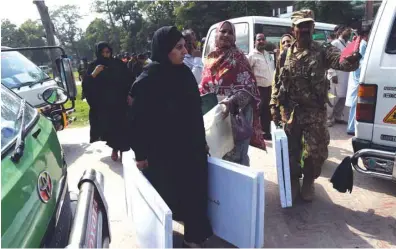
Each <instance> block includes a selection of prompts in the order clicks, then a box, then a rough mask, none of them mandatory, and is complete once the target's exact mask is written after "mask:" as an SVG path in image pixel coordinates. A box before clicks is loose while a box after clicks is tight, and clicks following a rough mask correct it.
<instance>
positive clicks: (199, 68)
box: [191, 57, 203, 84]
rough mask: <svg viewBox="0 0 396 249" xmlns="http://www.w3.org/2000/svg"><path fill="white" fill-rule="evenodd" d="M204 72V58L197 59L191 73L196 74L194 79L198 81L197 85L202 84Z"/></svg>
mask: <svg viewBox="0 0 396 249" xmlns="http://www.w3.org/2000/svg"><path fill="white" fill-rule="evenodd" d="M202 70H203V63H202V58H201V57H195V58H194V63H193V66H192V69H191V71H192V73H193V74H194V77H195V80H196V81H197V84H200V83H201V79H202Z"/></svg>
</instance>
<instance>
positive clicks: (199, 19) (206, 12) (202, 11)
mask: <svg viewBox="0 0 396 249" xmlns="http://www.w3.org/2000/svg"><path fill="white" fill-rule="evenodd" d="M174 12H175V16H176V25H177V26H178V28H179V29H185V28H192V29H194V30H195V32H196V33H197V34H198V35H199V36H200V37H203V36H205V35H206V33H207V31H208V29H209V28H210V26H212V25H213V24H215V23H218V22H221V21H223V20H227V19H231V18H236V17H242V16H254V15H259V16H270V15H271V14H272V13H271V5H270V3H269V2H267V1H196V2H189V1H186V2H183V3H181V4H180V5H179V6H177V7H176V8H175V11H174Z"/></svg>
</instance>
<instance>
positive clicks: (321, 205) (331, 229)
mask: <svg viewBox="0 0 396 249" xmlns="http://www.w3.org/2000/svg"><path fill="white" fill-rule="evenodd" d="M345 129H346V127H345V125H336V126H334V127H332V128H331V129H330V133H331V138H332V139H331V142H330V146H329V151H330V154H329V158H328V160H327V161H326V163H325V165H324V166H323V171H322V175H321V177H320V178H319V179H318V180H317V182H316V183H315V187H316V199H315V201H314V202H312V203H303V202H298V203H296V204H295V205H294V206H293V207H292V208H289V209H282V208H281V206H280V199H279V190H278V185H277V175H276V168H275V166H274V160H273V158H272V155H273V154H272V144H271V143H268V147H269V148H268V154H267V153H265V152H263V151H260V150H257V149H255V148H251V149H250V151H249V155H250V158H251V165H252V167H254V168H257V169H260V170H262V171H264V174H265V180H266V181H265V221H264V226H265V234H264V239H265V247H294V248H296V247H311V248H313V247H315V248H316V247H333V248H334V247H349V248H361V247H364V248H373V247H379V248H390V247H396V184H395V183H393V182H388V181H384V180H380V179H375V178H371V177H368V176H365V175H362V174H359V173H357V172H354V188H353V191H352V193H351V194H349V193H346V194H343V193H339V192H337V191H336V190H335V189H333V188H332V185H331V183H330V182H329V179H330V178H331V176H332V174H333V172H334V170H335V168H336V167H337V165H338V164H339V163H340V162H341V161H342V159H343V158H344V157H345V156H349V155H351V154H352V146H351V137H350V136H348V135H346V134H345ZM59 137H60V140H61V143H62V146H63V148H64V150H65V154H66V159H67V163H68V165H69V169H68V172H69V185H70V188H71V189H72V190H77V182H78V180H79V179H80V176H81V174H82V173H83V171H84V170H85V169H87V168H90V167H93V168H95V169H96V170H99V171H101V172H102V173H103V174H104V177H105V196H106V199H107V202H108V206H109V216H110V220H111V232H112V242H111V244H110V247H112V248H132V247H136V240H135V235H134V229H135V228H134V227H133V225H132V223H131V222H129V221H128V219H127V215H126V208H125V206H126V204H125V192H124V182H123V176H122V165H121V163H120V162H113V161H112V160H111V159H110V153H111V150H110V149H109V148H107V147H106V146H105V145H104V144H102V143H97V144H93V145H90V144H89V143H88V141H89V128H87V127H86V128H76V129H66V130H65V131H62V132H60V133H59ZM175 229H176V230H178V231H179V232H182V226H181V225H176V226H175ZM178 239H180V238H175V240H178Z"/></svg>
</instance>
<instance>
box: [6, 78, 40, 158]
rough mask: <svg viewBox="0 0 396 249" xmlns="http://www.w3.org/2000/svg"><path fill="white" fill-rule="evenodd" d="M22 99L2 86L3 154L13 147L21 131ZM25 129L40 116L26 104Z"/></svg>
mask: <svg viewBox="0 0 396 249" xmlns="http://www.w3.org/2000/svg"><path fill="white" fill-rule="evenodd" d="M21 100H22V99H21V98H19V97H18V96H16V95H15V94H14V93H13V92H11V91H10V90H9V89H7V88H6V87H4V86H3V85H1V152H2V153H3V151H4V149H5V148H6V147H8V146H9V145H11V144H12V143H13V142H14V140H15V138H16V137H17V135H18V133H19V131H20V128H21V127H20V119H19V120H18V113H19V108H20V106H21ZM25 108H26V109H25V129H27V128H28V127H29V126H30V125H31V124H32V121H33V120H34V119H35V118H36V116H37V115H38V113H37V111H36V109H34V108H32V107H31V106H30V105H29V104H27V103H26V106H25Z"/></svg>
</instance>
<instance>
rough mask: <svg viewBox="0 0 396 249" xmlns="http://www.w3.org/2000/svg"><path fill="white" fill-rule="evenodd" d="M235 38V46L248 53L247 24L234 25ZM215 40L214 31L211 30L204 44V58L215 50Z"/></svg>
mask: <svg viewBox="0 0 396 249" xmlns="http://www.w3.org/2000/svg"><path fill="white" fill-rule="evenodd" d="M234 26H235V37H236V46H237V47H238V48H239V49H240V50H242V51H243V52H244V53H246V54H248V53H249V24H248V23H245V22H244V23H235V24H234ZM215 40H216V29H212V30H211V31H210V32H209V38H208V41H207V43H206V48H205V55H204V56H205V57H206V56H208V54H209V53H210V52H212V51H214V50H215V46H216V45H215Z"/></svg>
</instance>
